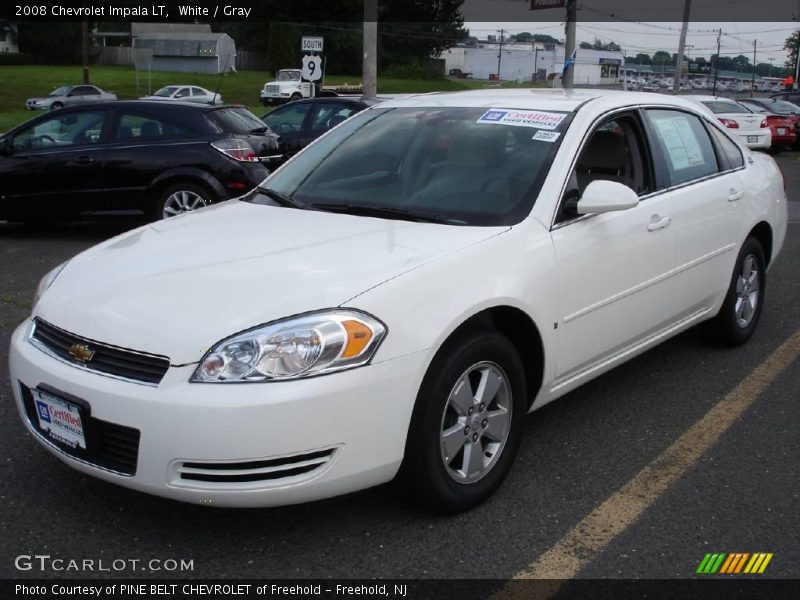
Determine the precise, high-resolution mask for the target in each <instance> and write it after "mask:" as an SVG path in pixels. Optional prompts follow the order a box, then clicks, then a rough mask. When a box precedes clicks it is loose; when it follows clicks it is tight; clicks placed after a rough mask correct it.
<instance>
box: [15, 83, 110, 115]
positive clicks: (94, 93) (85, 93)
mask: <svg viewBox="0 0 800 600" xmlns="http://www.w3.org/2000/svg"><path fill="white" fill-rule="evenodd" d="M116 99H117V96H116V95H115V94H114V92H106V91H103V90H101V89H100V88H99V87H97V86H94V85H62V86H61V87H58V88H56V89H54V90H53V91H52V92H50V95H49V96H42V97H40V98H28V99H27V100H26V101H25V108H27V109H28V110H55V109H57V108H61V107H63V106H73V105H75V104H86V103H88V102H102V101H105V100H116Z"/></svg>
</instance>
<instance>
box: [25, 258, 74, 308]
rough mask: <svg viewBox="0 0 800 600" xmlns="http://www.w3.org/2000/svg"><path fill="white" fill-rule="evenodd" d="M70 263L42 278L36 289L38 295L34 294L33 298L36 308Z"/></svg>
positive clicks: (63, 264) (59, 266)
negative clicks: (43, 295)
mask: <svg viewBox="0 0 800 600" xmlns="http://www.w3.org/2000/svg"><path fill="white" fill-rule="evenodd" d="M68 262H69V261H66V262H63V263H61V264H60V265H58V266H57V267H56V268H55V269H53V270H52V271H50V272H49V273H48V274H47V275H45V276H44V277H42V280H41V281H40V282H39V286H38V287H37V288H36V294H34V296H33V306H34V307H36V305H37V304H38V303H39V298H41V297H42V294H44V293H45V292H46V291H47V288H49V287H50V286H51V285H53V282H54V281H55V280H56V277H58V276H59V275H60V274H61V271H63V270H64V267H66V266H67V263H68Z"/></svg>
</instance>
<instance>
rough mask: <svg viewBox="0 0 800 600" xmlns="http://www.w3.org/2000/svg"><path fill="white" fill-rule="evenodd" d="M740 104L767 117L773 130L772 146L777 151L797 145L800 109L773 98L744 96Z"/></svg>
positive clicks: (799, 128)
mask: <svg viewBox="0 0 800 600" xmlns="http://www.w3.org/2000/svg"><path fill="white" fill-rule="evenodd" d="M738 102H739V104H741V105H742V106H745V107H746V108H748V109H749V110H751V111H753V112H754V113H758V114H760V115H763V116H764V117H765V118H766V119H767V123H768V124H769V128H770V131H771V132H772V146H770V149H771V150H773V151H775V152H780V151H781V150H783V149H785V148H788V147H795V148H796V147H797V145H798V141H799V140H798V130H800V112H798V111H800V109H798V107H796V106H794V105H793V104H790V103H788V102H786V101H780V100H778V101H776V100H773V99H772V98H742V99H740V100H739V101H738Z"/></svg>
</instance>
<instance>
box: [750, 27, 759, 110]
mask: <svg viewBox="0 0 800 600" xmlns="http://www.w3.org/2000/svg"><path fill="white" fill-rule="evenodd" d="M757 41H758V40H753V78H752V79H751V80H750V97H751V98H752V97H753V90H754V89H755V88H756V42H757Z"/></svg>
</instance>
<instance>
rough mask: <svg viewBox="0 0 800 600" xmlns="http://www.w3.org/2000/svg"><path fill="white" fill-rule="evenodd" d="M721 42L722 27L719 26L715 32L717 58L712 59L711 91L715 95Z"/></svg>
mask: <svg viewBox="0 0 800 600" xmlns="http://www.w3.org/2000/svg"><path fill="white" fill-rule="evenodd" d="M721 43H722V27H720V28H719V33H718V34H717V54H716V56H717V58H715V59H714V90H713V91H712V92H711V95H712V96H716V95H717V80H718V79H719V50H720V44H721Z"/></svg>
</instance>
